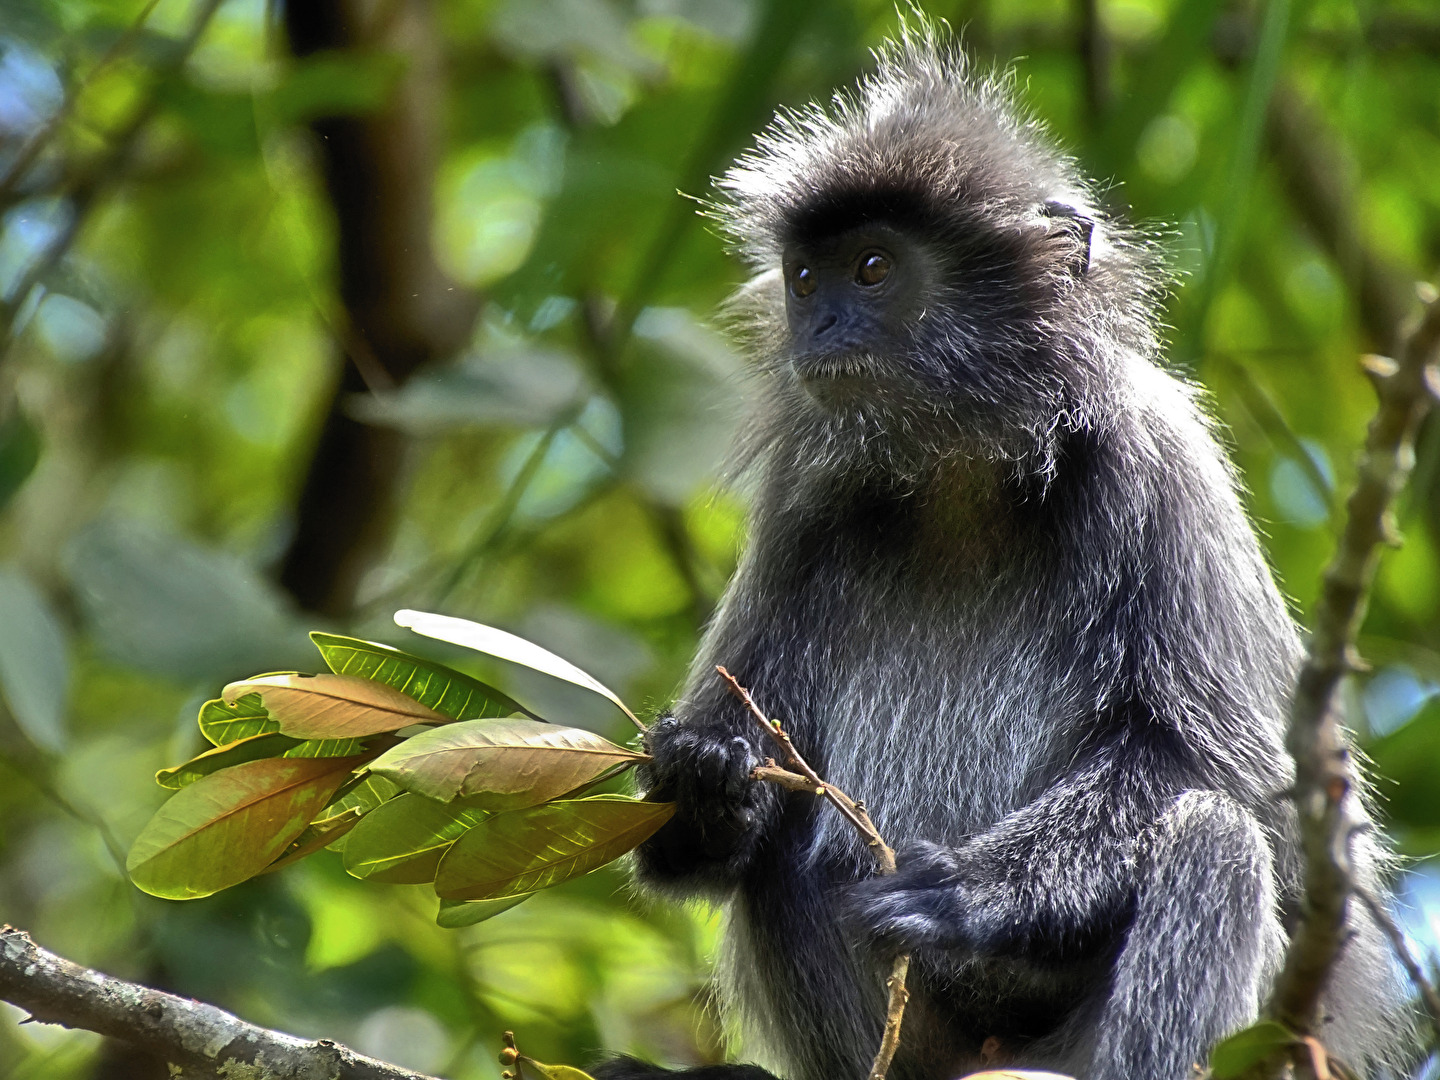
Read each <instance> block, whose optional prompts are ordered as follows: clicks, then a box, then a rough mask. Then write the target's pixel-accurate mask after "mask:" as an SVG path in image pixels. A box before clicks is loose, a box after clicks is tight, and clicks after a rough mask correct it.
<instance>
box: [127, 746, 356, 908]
mask: <svg viewBox="0 0 1440 1080" xmlns="http://www.w3.org/2000/svg"><path fill="white" fill-rule="evenodd" d="M359 760H360V759H358V758H262V759H260V760H258V761H247V762H244V763H243V764H240V765H234V766H232V767H230V768H228V769H222V770H220V771H219V772H215V773H211V774H210V775H209V776H206V777H202V778H201V779H199V780H197V781H196V782H195V783H193V784H190V785H188V786H186V787H183V788H181V789H180V791H178V792H177V793H176V794H175V795H174V796H172V797H171V798H170V800H169V801H168V802H166V803H165V805H163V806H162V807H160V809H159V810H157V811H156V812H155V816H154V817H152V818H151V819H150V821H149V823H148V824H147V825H146V826H145V828H144V829H142V830H141V831H140V835H139V836H138V837H136V839H135V843H134V845H133V846H132V847H131V848H130V856H129V858H128V859H126V861H125V867H126V869H127V870H128V871H129V872H130V877H131V880H132V881H133V882H134V883H135V885H136V886H137V887H138V888H140V889H143V890H144V891H145V892H147V893H150V894H151V895H152V896H160V897H164V898H166V899H169V900H188V899H193V898H195V897H199V896H209V895H210V894H211V893H216V892H219V891H220V890H221V889H225V888H229V887H230V886H231V885H238V884H239V883H240V882H242V881H244V880H246V879H247V878H251V877H254V876H255V875H256V874H258V873H259V872H260V871H262V870H264V869H265V868H266V867H267V866H268V865H269V864H270V863H272V862H273V861H274V860H275V859H276V858H278V857H279V856H280V855H281V854H282V853H283V852H284V851H285V849H286V848H287V847H289V845H290V842H291V841H293V840H294V839H295V838H296V837H297V836H299V835H300V834H301V833H302V832H304V831H305V828H306V826H308V825H309V824H310V821H311V820H312V819H313V818H314V816H315V814H316V813H317V812H318V811H319V810H320V809H321V808H322V807H323V806H324V805H325V804H326V803H327V802H329V800H330V797H331V795H333V794H334V793H335V791H336V789H337V788H339V787H340V785H341V784H343V783H344V782H345V778H346V776H347V775H349V773H350V770H351V769H352V768H354V767H355V766H356V765H357V764H359Z"/></svg>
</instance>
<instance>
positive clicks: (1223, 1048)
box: [1210, 1020, 1295, 1080]
mask: <svg viewBox="0 0 1440 1080" xmlns="http://www.w3.org/2000/svg"><path fill="white" fill-rule="evenodd" d="M1294 1044H1295V1034H1294V1032H1292V1031H1290V1030H1289V1029H1288V1028H1286V1027H1285V1026H1284V1025H1283V1024H1278V1023H1276V1022H1275V1021H1274V1020H1261V1021H1260V1022H1259V1023H1258V1024H1251V1025H1250V1026H1249V1027H1248V1028H1245V1029H1244V1030H1243V1031H1237V1032H1236V1033H1235V1034H1234V1035H1230V1036H1228V1037H1227V1038H1224V1039H1221V1040H1220V1042H1218V1043H1216V1044H1215V1049H1213V1050H1211V1051H1210V1076H1211V1077H1212V1080H1234V1078H1235V1077H1239V1076H1242V1075H1244V1073H1245V1072H1246V1071H1247V1070H1249V1069H1251V1068H1252V1067H1254V1066H1255V1065H1258V1064H1260V1062H1262V1061H1264V1060H1265V1059H1266V1058H1268V1057H1270V1056H1271V1055H1272V1054H1276V1053H1279V1052H1281V1051H1283V1050H1285V1049H1287V1048H1288V1047H1290V1046H1293V1045H1294Z"/></svg>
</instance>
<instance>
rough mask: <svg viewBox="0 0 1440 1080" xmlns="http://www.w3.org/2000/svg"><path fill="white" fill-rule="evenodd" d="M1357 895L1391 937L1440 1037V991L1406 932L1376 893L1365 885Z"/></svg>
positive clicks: (1392, 943) (1391, 945)
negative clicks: (1414, 950)
mask: <svg viewBox="0 0 1440 1080" xmlns="http://www.w3.org/2000/svg"><path fill="white" fill-rule="evenodd" d="M1355 895H1356V896H1358V897H1359V898H1360V902H1361V903H1363V904H1364V905H1365V906H1366V907H1367V908H1369V909H1370V915H1371V917H1372V918H1374V920H1375V922H1376V924H1377V925H1378V926H1379V927H1380V929H1381V930H1382V931H1384V933H1385V936H1386V937H1387V938H1389V939H1390V947H1391V948H1392V949H1394V950H1395V956H1396V958H1397V959H1398V960H1399V961H1400V966H1401V967H1403V968H1404V969H1405V974H1407V975H1409V976H1410V981H1411V982H1412V983H1414V984H1415V989H1417V990H1419V991H1420V1003H1421V1004H1422V1005H1424V1006H1425V1013H1426V1015H1427V1016H1429V1018H1430V1026H1431V1027H1433V1028H1434V1029H1435V1034H1436V1036H1437V1037H1440V993H1437V992H1436V990H1435V986H1434V984H1433V983H1431V982H1430V980H1429V979H1428V978H1427V977H1426V976H1425V971H1424V969H1422V968H1421V967H1420V961H1418V960H1416V959H1415V957H1414V955H1413V954H1412V953H1411V952H1410V947H1409V946H1408V945H1407V944H1406V943H1405V934H1404V932H1403V931H1402V930H1401V929H1400V927H1399V926H1398V925H1396V922H1395V920H1394V919H1392V918H1391V917H1390V912H1388V911H1386V910H1385V905H1384V904H1382V903H1380V901H1379V900H1378V899H1376V897H1375V894H1374V893H1372V892H1371V891H1370V890H1369V889H1367V888H1365V887H1364V886H1358V885H1357V886H1356V887H1355Z"/></svg>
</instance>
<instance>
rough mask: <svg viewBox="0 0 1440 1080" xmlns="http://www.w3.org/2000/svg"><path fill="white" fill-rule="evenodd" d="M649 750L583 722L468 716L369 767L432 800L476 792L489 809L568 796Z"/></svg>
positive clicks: (477, 800) (421, 736)
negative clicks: (579, 724) (639, 751)
mask: <svg viewBox="0 0 1440 1080" xmlns="http://www.w3.org/2000/svg"><path fill="white" fill-rule="evenodd" d="M644 759H645V755H643V754H637V753H636V752H635V751H633V750H627V749H625V748H624V747H623V746H617V745H616V744H615V743H612V742H611V741H610V740H609V739H605V738H602V737H601V736H599V735H596V734H595V733H594V732H590V731H585V730H583V729H581V728H570V727H560V726H559V725H558V724H546V723H542V722H540V721H537V720H522V719H519V718H512V719H507V720H470V721H466V722H464V723H459V724H449V725H447V726H446V727H442V728H436V729H434V730H433V731H424V732H421V733H420V734H418V735H415V736H412V737H411V738H408V739H406V740H405V741H404V742H402V743H401V744H400V745H398V746H395V747H392V748H391V749H390V750H387V751H386V752H385V753H384V754H382V755H381V756H380V757H379V758H377V759H376V760H375V763H374V764H373V765H371V766H370V768H371V771H372V772H375V773H378V774H379V775H381V776H386V777H389V778H390V779H391V780H394V781H395V782H396V783H397V784H399V785H400V786H401V787H403V788H405V789H406V790H407V791H414V792H416V793H418V794H420V795H425V796H428V797H429V798H431V799H440V800H442V801H448V800H450V799H454V798H458V797H462V796H473V797H474V802H475V805H478V806H483V807H485V808H487V809H491V810H513V809H518V808H520V807H523V806H534V805H536V804H537V803H542V802H547V801H549V800H550V799H553V798H556V797H557V796H560V795H565V794H567V793H569V792H572V791H574V790H576V789H577V788H579V787H581V786H583V785H585V784H588V783H589V782H591V781H592V780H595V779H596V778H598V777H600V776H602V775H603V774H604V773H605V772H606V771H608V770H609V769H611V768H613V767H615V766H616V765H621V764H624V763H627V762H636V761H643V760H644Z"/></svg>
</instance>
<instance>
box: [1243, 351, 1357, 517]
mask: <svg viewBox="0 0 1440 1080" xmlns="http://www.w3.org/2000/svg"><path fill="white" fill-rule="evenodd" d="M1214 359H1215V361H1216V362H1217V363H1218V364H1219V365H1220V366H1221V367H1222V368H1223V369H1224V370H1225V371H1226V372H1227V373H1228V374H1229V375H1230V376H1231V377H1232V378H1233V379H1234V380H1235V382H1236V389H1237V390H1238V392H1239V395H1240V400H1241V402H1242V403H1243V405H1244V407H1245V410H1246V411H1247V412H1249V414H1250V417H1251V419H1252V420H1254V421H1255V424H1256V426H1257V427H1259V428H1260V430H1261V431H1263V432H1264V433H1265V437H1266V438H1267V439H1269V440H1270V444H1271V445H1272V446H1273V447H1274V448H1275V449H1276V450H1277V451H1279V452H1280V453H1282V454H1284V455H1285V456H1286V457H1287V458H1290V459H1291V460H1292V461H1294V462H1295V464H1296V465H1298V466H1299V467H1300V470H1301V471H1302V472H1304V474H1305V476H1306V479H1308V480H1309V481H1310V483H1311V485H1312V486H1313V487H1314V488H1315V490H1316V492H1318V493H1319V494H1320V495H1321V497H1322V498H1324V500H1325V505H1326V506H1327V507H1328V508H1329V509H1330V510H1331V511H1332V512H1333V511H1334V509H1335V482H1334V481H1333V480H1332V479H1331V478H1330V477H1328V476H1326V475H1325V473H1324V472H1323V471H1321V469H1320V466H1319V464H1318V463H1317V462H1316V461H1315V458H1314V457H1313V456H1312V455H1311V453H1310V449H1309V447H1307V446H1306V445H1305V443H1304V442H1303V441H1302V440H1301V439H1300V436H1299V435H1297V434H1295V429H1294V428H1293V427H1291V426H1290V421H1289V420H1287V419H1285V414H1284V413H1283V412H1282V411H1281V410H1280V406H1279V405H1277V404H1276V403H1275V399H1274V398H1273V397H1271V396H1270V394H1269V392H1268V391H1267V390H1266V389H1265V388H1264V387H1263V386H1261V385H1260V383H1259V382H1258V381H1257V380H1256V378H1255V374H1254V372H1252V371H1251V370H1250V368H1249V366H1248V365H1246V364H1243V363H1241V362H1240V361H1239V360H1237V359H1235V358H1234V357H1233V356H1229V355H1225V354H1215V355H1214Z"/></svg>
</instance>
